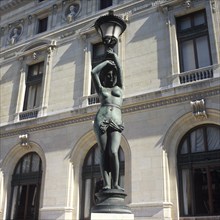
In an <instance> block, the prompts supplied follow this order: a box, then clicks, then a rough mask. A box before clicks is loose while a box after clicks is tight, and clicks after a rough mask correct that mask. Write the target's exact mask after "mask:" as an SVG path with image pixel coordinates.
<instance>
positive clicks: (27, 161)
mask: <svg viewBox="0 0 220 220" xmlns="http://www.w3.org/2000/svg"><path fill="white" fill-rule="evenodd" d="M30 166H31V154H28V155H27V156H25V157H24V159H23V163H22V173H29V172H30Z"/></svg>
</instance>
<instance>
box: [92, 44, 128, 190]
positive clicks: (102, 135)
mask: <svg viewBox="0 0 220 220" xmlns="http://www.w3.org/2000/svg"><path fill="white" fill-rule="evenodd" d="M107 57H108V58H109V59H106V60H105V61H103V62H102V63H100V64H99V65H97V66H96V67H95V68H94V69H93V70H92V78H93V82H94V85H95V89H96V92H97V93H98V95H99V99H100V102H101V106H100V109H99V110H98V112H97V114H96V117H95V120H94V131H95V134H96V138H97V142H98V145H99V147H100V152H101V161H100V169H101V174H102V177H103V181H104V187H103V190H107V189H111V188H113V189H121V190H123V189H122V188H121V187H120V186H119V184H118V181H119V157H118V150H119V146H120V142H121V132H122V131H123V129H124V126H123V122H122V114H121V105H122V101H123V98H122V70H121V67H120V63H119V59H118V56H117V55H116V54H115V53H114V52H113V49H111V48H109V49H107ZM111 179H112V181H111ZM111 182H112V185H111Z"/></svg>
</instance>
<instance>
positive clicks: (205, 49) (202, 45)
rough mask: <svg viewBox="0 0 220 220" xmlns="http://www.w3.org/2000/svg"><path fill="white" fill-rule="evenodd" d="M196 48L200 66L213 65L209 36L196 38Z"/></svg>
mask: <svg viewBox="0 0 220 220" xmlns="http://www.w3.org/2000/svg"><path fill="white" fill-rule="evenodd" d="M196 49H197V56H198V65H199V66H198V68H201V67H204V66H209V65H211V59H210V56H209V45H208V37H207V36H203V37H199V38H197V39H196Z"/></svg>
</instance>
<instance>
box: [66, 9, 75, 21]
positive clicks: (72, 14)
mask: <svg viewBox="0 0 220 220" xmlns="http://www.w3.org/2000/svg"><path fill="white" fill-rule="evenodd" d="M75 15H76V12H75V6H74V5H70V8H69V14H68V15H67V21H68V23H70V22H72V21H74V18H75Z"/></svg>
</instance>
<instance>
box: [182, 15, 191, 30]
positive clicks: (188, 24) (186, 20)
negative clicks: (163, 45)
mask: <svg viewBox="0 0 220 220" xmlns="http://www.w3.org/2000/svg"><path fill="white" fill-rule="evenodd" d="M190 27H191V19H190V17H187V18H184V19H181V21H180V30H185V29H188V28H190Z"/></svg>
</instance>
